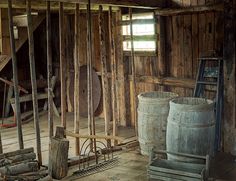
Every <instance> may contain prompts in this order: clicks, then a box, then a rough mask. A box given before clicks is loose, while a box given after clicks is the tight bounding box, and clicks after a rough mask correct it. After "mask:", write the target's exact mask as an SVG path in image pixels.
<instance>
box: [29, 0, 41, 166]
mask: <svg viewBox="0 0 236 181" xmlns="http://www.w3.org/2000/svg"><path fill="white" fill-rule="evenodd" d="M26 9H27V22H28V26H27V27H28V28H27V29H28V40H29V41H28V42H29V63H30V77H31V84H32V100H33V112H34V126H35V132H36V147H37V155H38V161H39V165H42V153H41V138H40V127H39V114H38V98H37V82H36V72H35V57H34V35H33V28H32V16H31V0H27V1H26Z"/></svg>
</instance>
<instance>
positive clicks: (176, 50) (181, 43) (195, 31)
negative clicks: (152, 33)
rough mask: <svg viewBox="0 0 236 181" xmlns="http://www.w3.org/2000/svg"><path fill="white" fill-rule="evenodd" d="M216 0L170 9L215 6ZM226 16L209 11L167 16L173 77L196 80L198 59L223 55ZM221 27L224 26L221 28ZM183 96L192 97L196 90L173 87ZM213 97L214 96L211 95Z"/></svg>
mask: <svg viewBox="0 0 236 181" xmlns="http://www.w3.org/2000/svg"><path fill="white" fill-rule="evenodd" d="M214 2H215V0H208V1H206V0H199V1H197V0H181V1H177V0H176V1H175V0H172V1H169V4H168V6H169V7H189V6H196V5H205V4H207V3H214ZM222 17H223V14H222V13H219V12H208V13H199V14H192V15H191V14H188V15H177V16H171V17H167V23H166V26H167V28H166V29H167V33H166V38H167V41H166V43H167V45H166V46H167V51H166V55H167V59H166V61H167V62H168V66H169V67H168V69H169V76H173V77H178V78H193V79H195V77H196V73H197V69H198V64H199V62H198V60H197V58H199V57H200V56H201V55H203V54H205V53H208V52H209V51H213V50H215V51H217V52H219V53H220V54H221V55H222V47H223V26H222V24H223V18H222ZM220 25H221V26H220ZM171 90H172V91H174V92H177V93H178V94H179V95H180V96H191V95H192V93H193V90H191V89H183V88H171ZM207 96H208V97H210V98H213V97H214V93H208V95H207Z"/></svg>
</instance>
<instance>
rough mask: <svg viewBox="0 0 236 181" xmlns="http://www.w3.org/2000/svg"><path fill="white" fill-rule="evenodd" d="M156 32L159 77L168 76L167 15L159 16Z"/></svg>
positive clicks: (162, 88)
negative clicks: (166, 58) (166, 48)
mask: <svg viewBox="0 0 236 181" xmlns="http://www.w3.org/2000/svg"><path fill="white" fill-rule="evenodd" d="M157 22H158V23H157V25H156V34H157V35H158V37H159V39H158V40H157V43H156V51H157V73H158V77H165V76H166V60H165V32H166V31H165V17H162V16H157ZM161 90H162V91H164V90H165V89H164V87H163V86H161Z"/></svg>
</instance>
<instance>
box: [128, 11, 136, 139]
mask: <svg viewBox="0 0 236 181" xmlns="http://www.w3.org/2000/svg"><path fill="white" fill-rule="evenodd" d="M129 19H130V37H131V70H132V82H131V83H132V87H133V97H132V102H133V110H131V111H132V115H133V119H134V127H135V132H136V135H138V126H137V110H136V108H137V101H136V99H137V98H136V71H135V58H134V38H133V21H132V8H129Z"/></svg>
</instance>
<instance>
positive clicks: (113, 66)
mask: <svg viewBox="0 0 236 181" xmlns="http://www.w3.org/2000/svg"><path fill="white" fill-rule="evenodd" d="M113 27H114V23H113V16H112V7H109V44H110V56H111V57H110V58H111V70H112V75H111V76H112V85H111V91H112V118H113V136H116V135H117V111H118V109H117V103H116V101H117V100H116V71H117V68H116V66H117V62H116V55H115V42H114V31H113ZM114 144H115V145H116V144H117V142H116V141H115V142H114Z"/></svg>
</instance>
